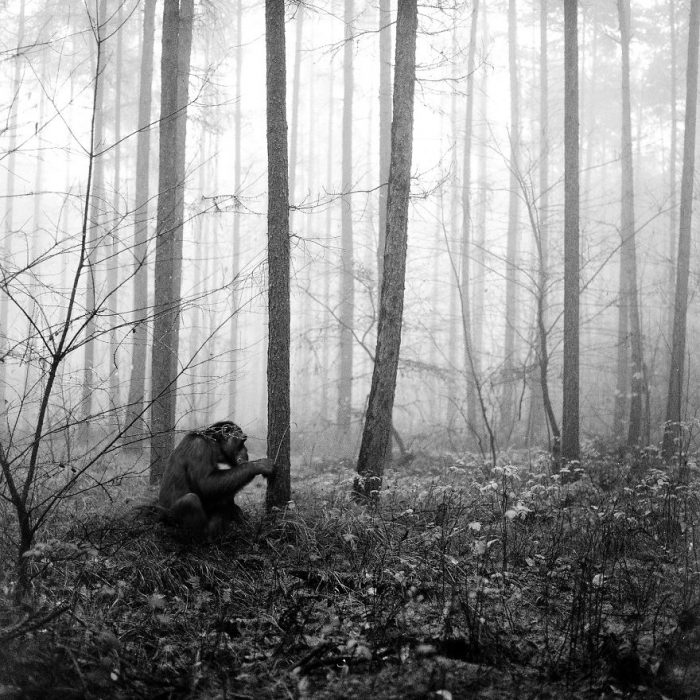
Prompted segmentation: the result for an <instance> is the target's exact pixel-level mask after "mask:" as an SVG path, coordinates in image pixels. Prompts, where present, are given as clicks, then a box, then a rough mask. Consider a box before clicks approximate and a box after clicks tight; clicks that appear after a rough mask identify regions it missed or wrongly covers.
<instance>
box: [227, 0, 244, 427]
mask: <svg viewBox="0 0 700 700" xmlns="http://www.w3.org/2000/svg"><path fill="white" fill-rule="evenodd" d="M242 77H243V0H237V3H236V70H235V79H236V83H235V84H236V104H235V107H234V117H233V191H234V192H235V194H236V196H237V197H239V196H240V194H241V173H242V172H243V170H242V165H241V142H242V128H243V116H242V114H243V109H242V105H241V103H242V101H243V94H242V92H243V91H242V89H241V79H242ZM232 234H233V235H232V238H233V240H232V241H231V248H232V251H231V312H232V315H231V336H230V345H231V351H232V352H233V353H234V355H233V363H234V364H233V366H234V376H233V381H232V382H231V384H230V387H229V392H228V397H229V399H228V400H229V403H228V413H229V416H230V417H232V418H233V419H234V420H235V416H236V403H237V398H238V391H237V389H236V385H237V381H238V377H237V376H236V373H235V367H236V362H237V359H238V352H239V347H238V346H239V339H238V306H239V301H238V291H237V288H236V278H237V277H238V273H239V269H240V264H241V262H240V256H241V212H240V211H238V209H236V210H235V211H234V212H233V232H232Z"/></svg>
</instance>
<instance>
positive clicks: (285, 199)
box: [265, 0, 291, 511]
mask: <svg viewBox="0 0 700 700" xmlns="http://www.w3.org/2000/svg"><path fill="white" fill-rule="evenodd" d="M265 46H266V55H267V203H268V204H267V241H268V242H267V246H268V247H267V251H268V252H267V259H268V274H269V280H270V282H269V291H268V295H269V296H268V309H269V340H268V351H267V386H268V390H267V391H268V398H267V425H268V428H267V456H268V458H269V459H272V460H274V462H275V465H276V471H275V475H274V477H272V478H271V479H270V480H269V481H268V486H267V496H266V507H267V509H268V511H269V510H271V509H272V508H273V507H280V508H281V507H283V506H284V505H285V504H286V503H287V502H288V501H289V499H290V497H291V483H290V473H289V472H290V469H289V465H290V445H291V440H290V434H289V430H290V401H289V392H290V378H289V346H290V331H289V328H290V300H289V180H288V170H287V169H288V155H287V65H286V57H285V32H284V0H266V2H265Z"/></svg>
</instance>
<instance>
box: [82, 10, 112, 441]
mask: <svg viewBox="0 0 700 700" xmlns="http://www.w3.org/2000/svg"><path fill="white" fill-rule="evenodd" d="M106 28H107V2H106V0H100V4H99V6H98V11H97V16H96V17H95V24H94V26H93V32H94V33H95V46H96V47H97V56H96V61H95V81H96V91H95V100H96V102H95V112H94V120H95V135H94V141H93V152H94V154H95V166H94V167H95V170H94V180H93V182H92V188H91V191H90V228H89V236H88V242H87V258H86V266H87V268H88V274H87V284H86V285H85V309H86V311H87V319H86V322H85V357H84V360H83V363H84V364H83V367H84V370H83V399H82V414H83V416H84V417H85V418H87V419H89V418H90V417H91V415H92V407H93V397H94V393H95V343H94V341H93V338H94V337H95V330H96V328H97V321H96V307H97V298H96V290H95V275H96V269H95V264H96V257H97V247H98V245H99V241H100V231H101V222H102V221H103V219H104V201H105V187H104V157H103V155H102V154H101V153H100V151H103V150H104V146H105V143H104V138H105V128H104V92H105V88H104V86H105V79H106V77H107V76H106V73H105V59H106V55H105V41H106V38H107V37H106V35H107V31H106ZM85 427H86V429H87V428H89V423H86V424H85Z"/></svg>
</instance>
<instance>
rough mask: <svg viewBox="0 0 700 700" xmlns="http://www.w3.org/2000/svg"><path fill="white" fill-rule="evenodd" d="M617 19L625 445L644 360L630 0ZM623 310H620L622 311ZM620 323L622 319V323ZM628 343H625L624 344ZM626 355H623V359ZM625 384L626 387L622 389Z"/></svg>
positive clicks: (633, 434) (637, 430)
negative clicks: (626, 392)
mask: <svg viewBox="0 0 700 700" xmlns="http://www.w3.org/2000/svg"><path fill="white" fill-rule="evenodd" d="M617 10H618V18H619V22H620V47H621V50H622V131H621V166H622V167H621V176H622V196H621V207H622V208H621V217H620V235H621V237H622V247H621V251H620V252H621V256H622V265H621V274H622V276H623V280H622V282H621V284H620V289H621V291H622V293H623V299H621V300H620V308H621V309H622V307H623V306H624V308H625V312H624V316H626V320H627V322H628V329H629V345H630V348H631V359H632V365H631V367H630V370H631V371H630V402H629V409H630V412H629V424H628V433H627V444H628V445H629V446H634V445H637V444H638V443H639V440H640V438H641V428H642V399H643V397H644V395H645V393H646V392H645V389H644V360H643V351H642V331H641V322H640V318H639V296H638V292H637V252H636V242H635V233H636V232H635V228H634V169H633V166H632V117H631V107H630V0H617ZM622 313H623V312H621V314H622ZM621 325H622V322H621ZM625 345H627V343H625ZM626 361H627V357H625V362H626ZM626 389H627V387H625V390H626Z"/></svg>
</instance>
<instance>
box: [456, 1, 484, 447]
mask: <svg viewBox="0 0 700 700" xmlns="http://www.w3.org/2000/svg"><path fill="white" fill-rule="evenodd" d="M478 22H479V0H472V17H471V29H470V33H469V54H468V58H467V109H466V115H465V120H464V161H463V167H462V255H461V264H462V265H461V268H462V269H461V273H460V277H461V285H460V295H461V299H460V305H461V310H462V334H463V342H464V358H463V359H464V363H463V366H464V373H465V376H466V379H467V382H466V392H467V420H468V421H469V425H470V427H471V429H472V431H474V432H475V433H477V434H478V433H479V425H480V423H481V421H480V420H479V417H478V416H479V412H478V408H477V395H476V386H475V382H476V381H477V377H476V376H475V367H474V350H473V347H472V318H471V274H470V270H469V258H470V256H471V226H472V215H471V180H472V162H471V161H472V133H473V121H474V70H475V69H474V57H475V55H476V30H477V27H478Z"/></svg>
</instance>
